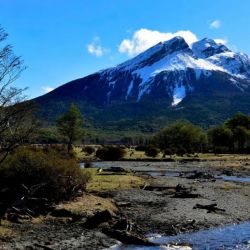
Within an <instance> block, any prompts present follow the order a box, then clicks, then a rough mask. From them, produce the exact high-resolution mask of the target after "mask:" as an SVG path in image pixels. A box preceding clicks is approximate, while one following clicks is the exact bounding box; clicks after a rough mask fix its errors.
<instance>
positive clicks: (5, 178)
mask: <svg viewBox="0 0 250 250" xmlns="http://www.w3.org/2000/svg"><path fill="white" fill-rule="evenodd" d="M89 178H90V176H89V175H88V174H84V173H83V171H82V170H81V168H80V166H79V164H78V163H77V162H76V159H75V158H74V157H72V156H69V155H68V154H67V153H65V151H63V150H61V151H60V150H59V149H58V148H57V149H54V148H48V147H46V148H43V149H41V148H35V147H31V148H30V147H26V148H25V147H22V148H18V149H17V150H15V152H13V153H12V154H11V155H10V156H9V157H8V158H7V159H6V161H5V162H4V163H3V164H2V165H1V167H0V190H1V189H6V188H7V189H10V190H12V191H13V192H12V193H13V196H21V195H23V194H24V193H25V192H26V190H25V189H24V188H23V187H24V186H26V187H28V188H30V187H32V186H33V187H34V186H35V185H40V184H43V186H42V188H40V189H39V190H38V191H37V192H36V194H35V196H36V197H39V198H47V199H48V200H50V201H60V200H67V199H70V198H71V197H72V196H74V195H75V194H76V193H77V192H78V191H79V190H84V189H85V187H86V184H87V182H88V181H89ZM14 198H16V197H13V199H14Z"/></svg>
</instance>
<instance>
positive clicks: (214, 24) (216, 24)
mask: <svg viewBox="0 0 250 250" xmlns="http://www.w3.org/2000/svg"><path fill="white" fill-rule="evenodd" d="M220 26H221V22H220V20H214V21H212V22H211V23H210V25H209V27H210V29H219V28H220Z"/></svg>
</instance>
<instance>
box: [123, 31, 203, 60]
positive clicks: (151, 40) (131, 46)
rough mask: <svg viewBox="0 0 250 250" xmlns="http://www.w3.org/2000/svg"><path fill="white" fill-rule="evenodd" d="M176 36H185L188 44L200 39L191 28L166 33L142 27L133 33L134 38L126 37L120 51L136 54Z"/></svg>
mask: <svg viewBox="0 0 250 250" xmlns="http://www.w3.org/2000/svg"><path fill="white" fill-rule="evenodd" d="M175 36H181V37H183V38H184V39H185V40H186V42H187V43H188V44H192V43H193V42H196V41H197V40H198V39H197V37H196V35H195V34H194V33H192V32H191V31H189V30H180V31H177V32H175V33H171V32H167V33H164V32H160V31H157V30H149V29H140V30H137V31H135V32H134V33H133V35H132V38H130V39H124V40H123V41H122V42H121V43H120V45H119V52H120V53H125V54H127V55H129V56H135V55H137V54H139V53H141V52H143V51H145V50H146V49H148V48H150V47H152V46H154V45H155V44H157V43H159V42H163V41H167V40H169V39H172V38H173V37H175Z"/></svg>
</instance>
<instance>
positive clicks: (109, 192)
mask: <svg viewBox="0 0 250 250" xmlns="http://www.w3.org/2000/svg"><path fill="white" fill-rule="evenodd" d="M249 158H250V157H249ZM112 166H113V167H122V168H124V169H130V170H132V171H133V172H134V175H135V176H139V178H140V177H142V178H143V180H144V181H143V183H144V184H146V185H142V186H144V187H143V188H142V186H141V188H139V187H136V186H133V188H129V187H128V186H126V188H117V187H116V188H115V189H113V188H112V189H108V188H105V189H104V190H102V189H100V190H94V195H95V196H97V197H98V196H99V197H102V201H101V202H100V201H95V207H96V205H97V204H102V203H105V206H106V207H108V208H109V207H111V208H112V209H113V210H114V213H116V211H115V210H116V208H117V209H118V210H119V211H120V213H122V214H123V216H125V217H126V218H128V220H129V221H130V222H131V225H133V226H134V227H135V228H136V231H139V232H140V233H141V234H148V233H158V234H162V235H173V234H178V233H180V232H187V231H196V230H199V229H203V228H211V227H215V226H219V225H224V224H230V223H239V222H242V221H246V220H250V206H249V205H250V182H238V181H226V180H223V179H220V178H214V177H217V176H218V177H222V176H228V175H230V176H232V175H233V176H238V177H243V179H244V177H249V176H250V167H249V166H250V161H249V160H248V158H247V157H245V158H240V159H233V160H232V159H230V160H225V159H224V158H223V159H222V160H218V159H216V160H212V161H196V162H192V161H190V162H189V161H182V162H106V163H105V164H103V165H102V167H103V168H108V167H112ZM197 173H202V174H201V175H197ZM111 176H112V174H111ZM115 179H117V178H115ZM110 180H112V181H113V182H114V177H113V179H112V178H111V179H110ZM98 181H99V182H101V180H100V178H98ZM105 182H107V177H105ZM141 184H142V183H141ZM100 185H101V184H100ZM105 185H107V184H105ZM111 186H112V185H111ZM177 186H179V187H181V190H184V191H185V190H186V191H187V192H186V193H185V192H184V197H182V195H179V196H178V195H176V194H179V193H177V190H178V188H176V187H177ZM118 187H119V186H118ZM89 191H90V192H91V190H89ZM189 194H191V198H187V197H186V196H187V195H189ZM100 199H101V198H100ZM106 199H109V202H110V203H112V204H109V203H108V204H107V203H106V202H104V201H105V200H106ZM92 200H93V199H92ZM80 201H81V200H80ZM82 202H85V204H86V202H88V201H86V200H85V201H82ZM79 203H80V202H79V200H78V203H77V204H79ZM119 204H120V207H119ZM197 204H198V205H201V206H197ZM212 204H216V206H215V205H214V206H215V208H216V209H215V210H212V211H209V210H208V209H204V207H203V206H209V205H212ZM113 206H114V207H116V208H113ZM66 207H67V206H66ZM69 207H70V206H69ZM195 207H196V208H195ZM68 209H69V208H68ZM86 214H87V213H86ZM83 217H84V215H83ZM0 228H2V233H1V231H0V249H20V250H21V249H105V248H109V247H110V246H112V245H114V244H115V242H116V241H115V240H113V239H111V238H109V237H107V236H105V235H104V234H103V233H101V228H94V229H86V228H84V227H83V219H81V221H76V222H72V221H70V220H68V219H67V218H56V219H55V218H53V217H51V216H50V218H49V219H48V218H47V219H46V220H44V221H42V222H40V223H33V224H31V223H24V224H14V223H6V224H4V225H3V226H2V227H0ZM4 230H5V231H4ZM4 232H5V233H4Z"/></svg>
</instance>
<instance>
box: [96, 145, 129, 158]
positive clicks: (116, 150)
mask: <svg viewBox="0 0 250 250" xmlns="http://www.w3.org/2000/svg"><path fill="white" fill-rule="evenodd" d="M125 153H126V151H125V150H124V149H122V148H120V147H115V146H105V147H103V148H100V149H98V150H97V151H96V157H98V158H99V159H101V160H104V161H117V160H120V159H122V158H123V157H124V155H125Z"/></svg>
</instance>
